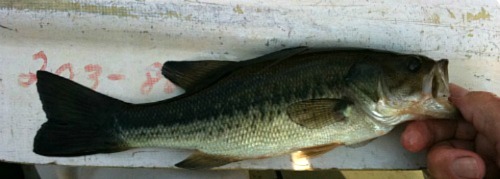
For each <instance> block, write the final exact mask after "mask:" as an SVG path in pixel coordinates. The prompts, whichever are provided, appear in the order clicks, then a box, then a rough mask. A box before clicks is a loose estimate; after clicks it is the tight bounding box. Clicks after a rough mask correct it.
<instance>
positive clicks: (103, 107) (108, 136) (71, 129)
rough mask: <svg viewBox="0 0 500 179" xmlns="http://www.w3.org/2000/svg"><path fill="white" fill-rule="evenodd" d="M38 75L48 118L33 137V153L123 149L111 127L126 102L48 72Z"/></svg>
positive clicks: (38, 87)
mask: <svg viewBox="0 0 500 179" xmlns="http://www.w3.org/2000/svg"><path fill="white" fill-rule="evenodd" d="M37 78H38V82H37V89H38V93H39V95H40V100H41V101H42V106H43V110H44V111H45V114H46V116H47V119H48V121H47V122H46V123H44V124H43V125H42V127H41V129H40V130H38V132H37V134H36V136H35V142H34V146H33V152H35V153H37V154H40V155H45V156H79V155H87V154H95V153H110V152H117V151H122V150H125V149H126V146H125V143H124V142H123V140H122V139H120V138H119V137H118V131H117V130H118V129H117V128H116V127H114V126H115V125H116V120H118V119H116V117H115V115H116V114H117V112H119V111H120V110H122V109H123V108H124V107H125V106H127V105H128V104H127V103H125V102H122V101H119V100H117V99H114V98H111V97H108V96H105V95H103V94H100V93H97V92H95V91H93V90H91V89H89V88H87V87H84V86H82V85H79V84H77V83H75V82H73V81H71V80H68V79H65V78H63V77H60V76H57V75H54V74H51V73H49V72H45V71H38V72H37Z"/></svg>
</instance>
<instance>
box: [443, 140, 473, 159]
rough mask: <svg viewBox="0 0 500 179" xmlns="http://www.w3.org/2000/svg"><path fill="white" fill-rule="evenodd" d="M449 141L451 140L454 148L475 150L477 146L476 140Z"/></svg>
mask: <svg viewBox="0 0 500 179" xmlns="http://www.w3.org/2000/svg"><path fill="white" fill-rule="evenodd" d="M447 142H449V143H450V145H451V146H452V147H453V148H456V149H463V150H469V151H474V150H475V146H476V145H475V143H474V141H470V140H449V141H447ZM479 156H481V155H479Z"/></svg>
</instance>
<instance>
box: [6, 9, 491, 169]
mask: <svg viewBox="0 0 500 179" xmlns="http://www.w3.org/2000/svg"><path fill="white" fill-rule="evenodd" d="M299 45H307V46H311V47H365V48H376V49H383V50H392V51H397V52H402V53H415V54H422V55H427V56H429V57H431V58H435V59H441V58H447V59H449V60H450V65H449V72H450V81H451V82H454V83H457V84H460V85H463V86H465V87H467V88H469V89H474V90H488V91H492V92H495V93H497V94H500V82H499V80H500V48H499V45H500V2H498V1H495V0H485V1H472V0H468V1H452V0H445V1H439V2H434V1H430V0H419V1H396V0H389V1H381V0H378V1H369V2H367V1H350V0H335V1H334V0H332V1H330V0H320V1H306V0H295V1H284V0H278V1H264V0H261V1H243V0H235V1H231V2H228V1H222V0H201V1H171V2H163V1H148V0H145V1H144V0H142V1H135V0H123V1H111V0H102V1H83V0H81V1H80V0H73V1H65V0H61V1H58V2H55V1H49V0H42V1H29V0H26V1H22V2H17V1H5V0H4V1H0V113H1V115H0V160H3V161H9V162H19V163H35V164H47V163H55V164H61V165H81V166H126V167H155V168H158V167H159V168H170V167H172V166H173V164H175V163H177V162H179V161H181V160H183V159H184V158H185V157H187V156H188V155H189V153H190V151H186V150H174V149H135V150H131V151H126V152H120V153H115V154H98V155H92V156H85V157H72V158H56V157H43V156H39V155H36V154H34V153H33V152H31V150H32V144H33V137H34V135H35V132H36V131H37V129H38V128H39V127H40V125H41V124H42V123H43V122H44V121H45V120H46V119H45V114H44V113H43V111H42V108H41V103H40V101H39V99H38V94H37V92H36V87H35V85H34V83H35V81H36V79H34V78H33V77H31V76H32V75H31V74H30V73H34V72H35V71H36V70H39V69H41V68H43V69H45V70H47V71H51V72H54V73H60V74H61V75H62V76H65V77H71V76H73V77H72V79H73V80H74V81H76V82H78V83H81V84H83V85H85V86H88V87H92V88H94V89H95V90H96V91H98V92H101V93H104V94H107V95H110V96H112V97H115V98H118V99H122V100H124V101H127V102H132V103H143V102H151V101H158V100H163V99H167V98H170V97H173V96H175V95H178V94H180V93H182V90H181V89H180V88H178V87H176V86H175V85H173V84H172V83H170V82H169V81H168V80H166V79H164V78H163V77H161V75H160V74H159V68H158V65H159V64H162V63H163V62H165V61H170V60H175V61H179V60H200V59H220V60H233V61H239V60H245V59H249V58H252V57H256V56H260V55H263V54H266V53H269V52H273V51H277V50H280V49H283V48H286V47H295V46H299ZM148 74H149V76H150V77H149V80H148V77H147V76H148ZM148 82H149V83H148ZM400 131H401V129H400V130H399V132H400ZM311 163H312V166H313V167H314V168H345V169H365V168H378V169H415V168H420V167H423V166H425V157H424V154H423V153H417V154H413V153H410V152H407V151H405V150H404V149H403V148H402V147H401V145H400V144H399V133H398V132H396V133H391V134H389V135H388V136H385V137H382V138H380V139H377V140H375V141H374V142H372V143H370V144H368V145H366V146H364V147H360V148H355V149H352V148H346V147H341V148H338V149H336V150H334V151H332V152H329V153H327V154H326V155H323V156H321V157H319V158H316V159H313V160H312V161H311ZM222 168H225V169H231V168H245V169H292V164H291V161H290V157H289V156H281V157H276V158H271V159H263V160H250V161H242V162H237V163H233V164H229V165H227V166H224V167H222Z"/></svg>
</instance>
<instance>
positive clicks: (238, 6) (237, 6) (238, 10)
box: [233, 5, 243, 14]
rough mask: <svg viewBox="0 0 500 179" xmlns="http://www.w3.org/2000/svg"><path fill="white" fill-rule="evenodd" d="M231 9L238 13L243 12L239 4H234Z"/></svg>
mask: <svg viewBox="0 0 500 179" xmlns="http://www.w3.org/2000/svg"><path fill="white" fill-rule="evenodd" d="M233 11H234V12H236V13H238V14H243V10H242V9H241V7H240V5H236V7H234V8H233Z"/></svg>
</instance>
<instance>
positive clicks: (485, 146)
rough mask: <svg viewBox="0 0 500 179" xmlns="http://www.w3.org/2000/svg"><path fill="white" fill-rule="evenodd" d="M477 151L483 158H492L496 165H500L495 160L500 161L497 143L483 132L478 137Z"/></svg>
mask: <svg viewBox="0 0 500 179" xmlns="http://www.w3.org/2000/svg"><path fill="white" fill-rule="evenodd" d="M476 151H477V153H478V154H479V155H481V156H482V157H483V158H487V159H491V161H493V162H492V163H495V164H494V165H495V166H497V167H499V166H500V165H498V164H496V162H494V161H498V159H497V158H496V157H497V152H496V150H495V145H494V143H492V142H491V141H490V140H489V139H488V138H487V137H486V136H484V135H483V134H479V135H478V136H477V138H476Z"/></svg>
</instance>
